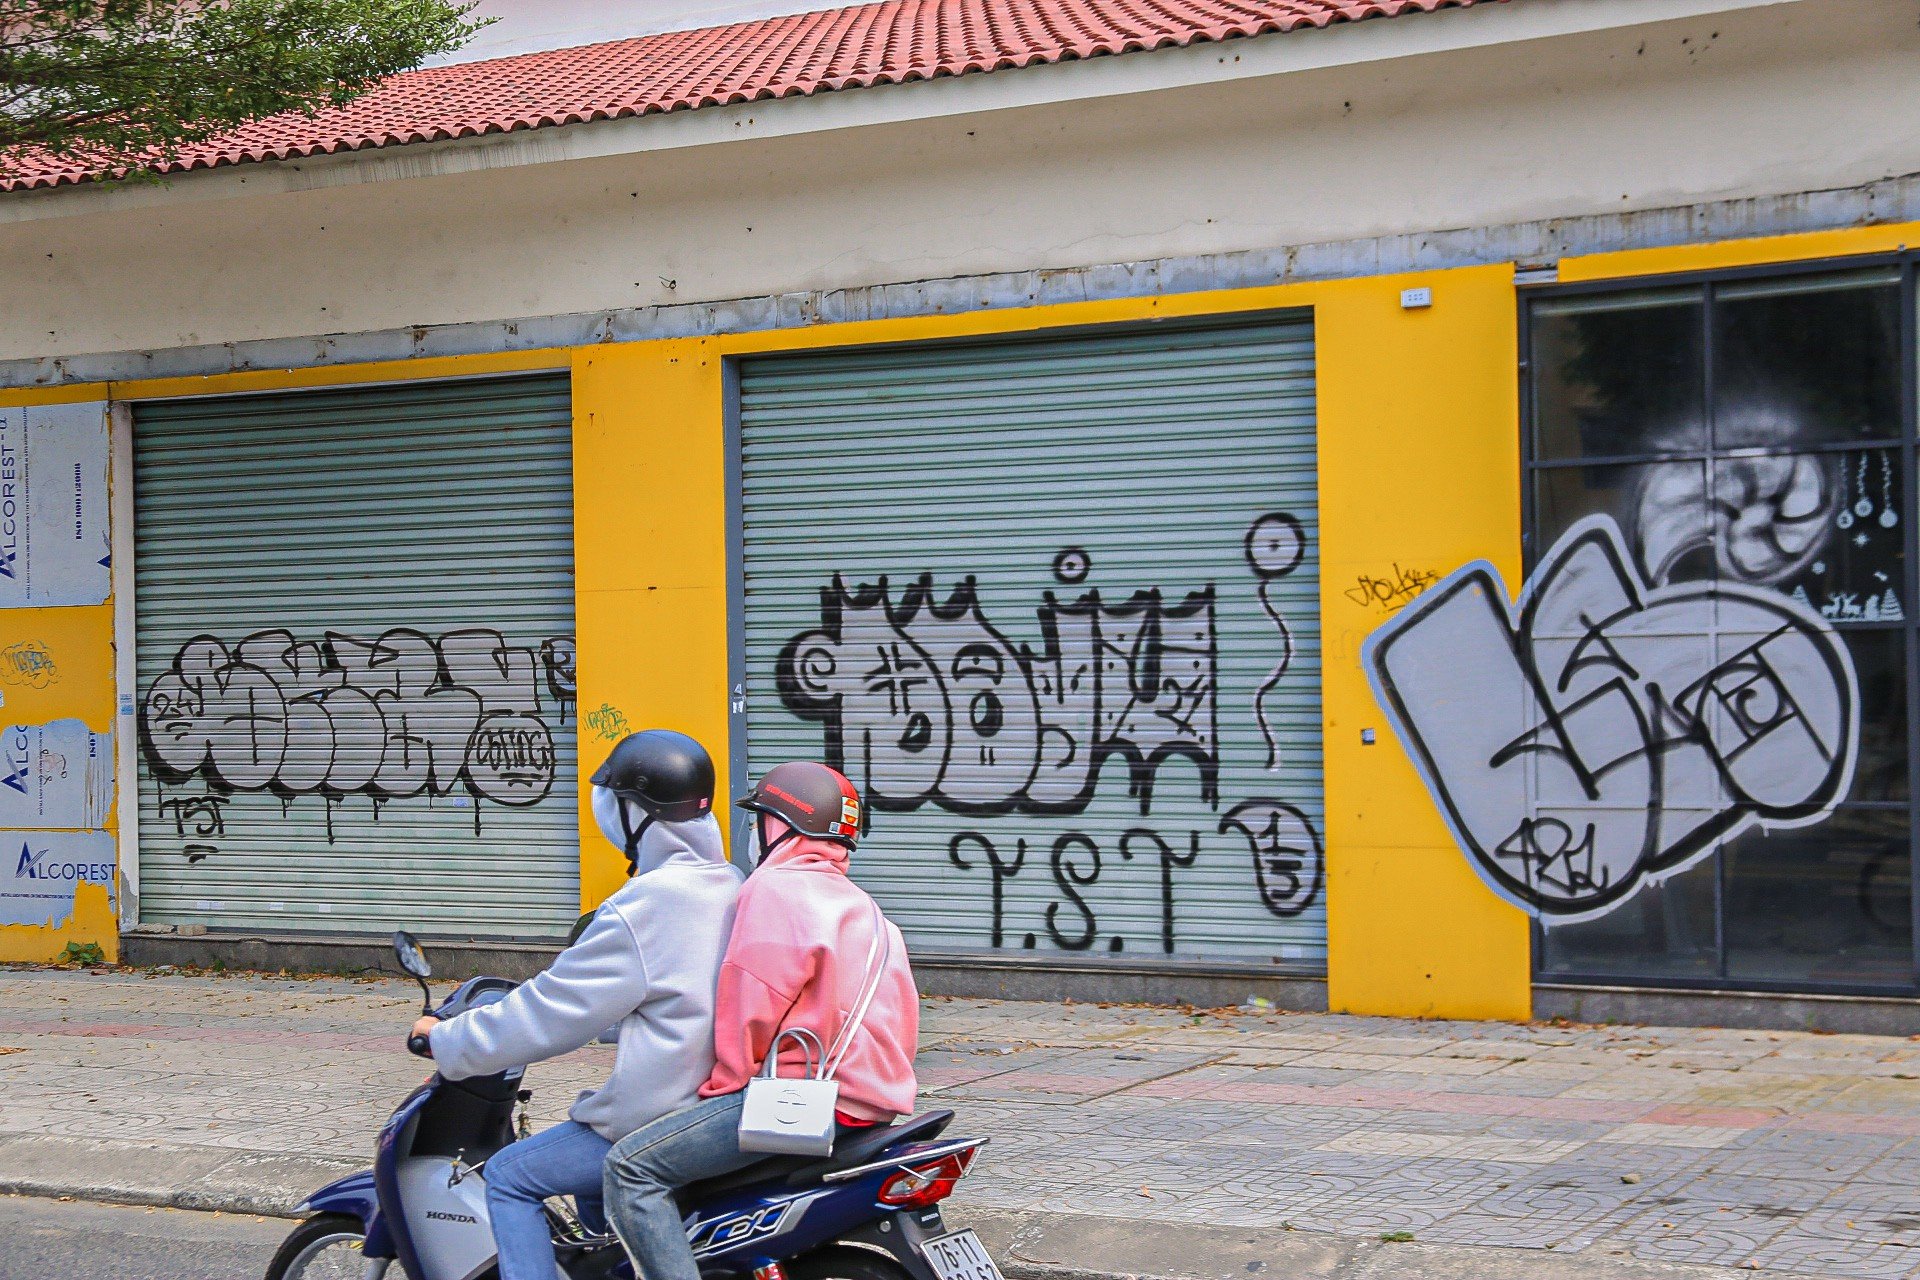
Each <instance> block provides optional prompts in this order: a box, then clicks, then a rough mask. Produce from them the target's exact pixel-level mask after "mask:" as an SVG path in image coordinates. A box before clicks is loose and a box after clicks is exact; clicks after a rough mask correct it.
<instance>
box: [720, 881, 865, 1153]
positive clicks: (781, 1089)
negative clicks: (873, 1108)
mask: <svg viewBox="0 0 1920 1280" xmlns="http://www.w3.org/2000/svg"><path fill="white" fill-rule="evenodd" d="M892 949H893V939H892V938H891V937H889V936H888V934H887V922H886V917H884V916H882V915H881V914H880V908H879V907H878V906H875V907H874V908H873V945H872V946H870V947H869V948H868V949H867V980H866V982H865V983H864V984H862V986H861V988H860V998H859V999H858V1000H857V1001H855V1002H854V1006H853V1011H852V1012H851V1013H850V1014H848V1016H847V1020H846V1022H845V1023H844V1024H843V1025H842V1026H841V1028H840V1034H839V1035H838V1036H835V1037H834V1041H833V1045H832V1047H831V1048H829V1049H827V1050H826V1051H825V1052H822V1051H821V1049H820V1037H819V1036H816V1035H815V1034H814V1033H813V1032H811V1031H809V1030H807V1029H806V1028H805V1027H788V1028H786V1029H785V1030H783V1031H781V1032H780V1033H779V1034H778V1035H776V1036H774V1038H773V1044H772V1046H771V1047H769V1048H768V1050H767V1060H766V1062H765V1063H764V1064H762V1066H761V1068H760V1074H759V1075H757V1076H755V1077H754V1078H753V1079H751V1080H749V1081H747V1094H746V1101H745V1105H744V1106H742V1107H741V1109H740V1149H741V1150H742V1151H760V1152H767V1153H770V1154H775V1155H796V1156H830V1155H832V1154H833V1137H834V1132H835V1127H836V1123H837V1122H836V1121H835V1119H834V1113H835V1112H836V1111H837V1110H838V1106H839V1102H840V1085H839V1083H838V1082H837V1081H835V1080H834V1078H833V1077H834V1075H835V1073H836V1072H838V1071H839V1070H840V1062H841V1059H843V1058H845V1057H846V1055H847V1050H848V1049H849V1048H851V1047H852V1045H853V1037H854V1035H855V1033H856V1032H858V1031H859V1030H860V1024H861V1023H862V1022H864V1021H866V1017H867V1008H868V1006H870V1005H872V1003H873V997H874V993H875V992H877V991H878V990H879V989H880V978H881V975H882V974H883V973H884V972H885V971H886V966H887V957H888V954H889V953H890V952H891V951H892ZM789 1038H792V1039H793V1040H794V1041H796V1042H798V1043H799V1045H800V1047H801V1048H802V1049H803V1050H804V1051H805V1053H806V1072H807V1074H806V1075H805V1076H804V1077H802V1078H800V1079H797V1080H783V1079H781V1078H780V1075H779V1071H780V1045H781V1044H782V1043H783V1042H784V1041H786V1040H787V1039H789Z"/></svg>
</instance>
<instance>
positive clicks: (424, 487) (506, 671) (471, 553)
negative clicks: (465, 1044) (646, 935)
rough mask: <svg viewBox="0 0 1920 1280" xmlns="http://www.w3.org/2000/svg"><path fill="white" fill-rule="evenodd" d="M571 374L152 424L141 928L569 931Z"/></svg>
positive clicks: (283, 399) (202, 406)
mask: <svg viewBox="0 0 1920 1280" xmlns="http://www.w3.org/2000/svg"><path fill="white" fill-rule="evenodd" d="M569 403H570V402H569V384H568V379H567V378H566V376H564V375H554V376H547V375H543V376H539V377H516V378H510V379H474V380H465V381H458V382H441V383H431V384H424V385H412V386H385V387H377V388H368V389H355V390H347V391H319V392H301V393H298V394H290V395H263V396H246V397H232V398H220V399H195V400H183V401H177V402H163V403H154V404H147V405H142V406H140V407H139V408H138V409H137V411H136V415H135V427H134V471H135V480H134V488H135V530H134V545H135V551H136V558H135V561H136V562H135V576H134V582H135V591H134V595H135V601H136V623H135V631H136V635H137V644H136V653H137V657H136V669H137V677H138V691H139V698H140V707H139V721H140V744H141V750H140V753H139V758H140V775H139V798H140V816H139V821H140V917H141V920H142V921H143V922H146V923H193V922H198V923H204V924H207V925H208V926H209V927H212V928H216V929H220V928H246V929H258V928H276V929H286V930H299V931H306V930H320V931H338V932H368V931H372V930H376V929H378V930H385V929H391V928H395V927H399V926H406V927H411V928H417V929H420V930H423V931H426V932H429V933H438V934H442V935H453V936H478V937H541V936H551V935H553V934H557V933H564V932H565V930H566V928H567V926H568V925H569V924H570V923H571V922H572V920H573V918H574V916H575V914H576V913H577V911H578V902H579V841H578V835H577V828H578V823H577V819H576V816H575V796H576V792H577V784H576V767H575V748H576V744H575V728H574V722H573V712H574V691H573V516H572V511H573V475H572V444H571V427H570V422H571V419H570V408H569Z"/></svg>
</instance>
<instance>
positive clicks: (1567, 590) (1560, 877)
mask: <svg viewBox="0 0 1920 1280" xmlns="http://www.w3.org/2000/svg"><path fill="white" fill-rule="evenodd" d="M1362 662H1363V663H1364V664H1365V665H1366V667H1367V670H1368V674H1369V675H1370V676H1371V678H1372V679H1373V682H1374V688H1375V691H1376V693H1377V695H1378V697H1379V699H1380V701H1381V703H1382V705H1383V706H1384V707H1385V708H1386V709H1387V710H1388V712H1389V713H1390V714H1391V715H1392V717H1393V719H1394V721H1395V723H1396V724H1397V726H1398V728H1399V731H1400V734H1401V737H1402V739H1403V740H1404V741H1405V742H1406V743H1407V745H1408V749H1409V750H1410V752H1411V753H1412V754H1413V757H1414V761H1415V763H1416V764H1417V765H1418V766H1419V768H1420V770H1421V772H1422V774H1423V775H1424V777H1425V780H1426V783H1427V786H1428V788H1429V789H1430V790H1431V791H1432V793H1433V796H1434V799H1435V801H1436V802H1437V803H1438V804H1439V805H1440V808H1441V810H1442V812H1443V813H1445V814H1446V815H1447V817H1448V819H1449V822H1450V823H1451V825H1452V827H1453V830H1454V833H1455V834H1456V836H1457V837H1458V838H1459V839H1460V841H1461V844H1462V845H1463V846H1464V848H1465V849H1466V852H1467V854H1468V856H1469V857H1470V858H1471V859H1472V861H1473V864H1474V867H1475V870H1476V871H1477V872H1478V873H1479V874H1480V876H1481V878H1482V879H1483V880H1485V881H1486V883H1487V884H1488V885H1489V886H1490V887H1492V888H1493V889H1494V890H1495V891H1496V892H1499V893H1501V894H1502V895H1504V896H1505V897H1507V898H1508V899H1509V900H1511V901H1513V902H1515V903H1518V904H1519V905H1521V906H1523V907H1526V908H1528V909H1529V910H1533V911H1537V912H1539V913H1541V914H1543V915H1546V916H1552V917H1556V918H1563V919H1576V918H1581V917H1586V916H1592V915H1597V914H1600V913H1602V912H1605V911H1607V910H1609V909H1611V908H1612V907H1614V906H1615V905H1617V904H1618V903H1620V902H1622V901H1624V900H1625V899H1626V898H1627V896H1628V895H1630V894H1632V893H1633V892H1634V890H1635V889H1637V888H1638V887H1640V886H1641V885H1642V884H1646V883H1649V882H1651V881H1654V880H1658V879H1660V878H1662V877H1664V876H1667V875H1671V874H1673V873H1674V872H1676V871H1678V870H1681V869H1682V868H1684V867H1686V866H1689V865H1691V864H1692V863H1694V862H1696V861H1698V860H1699V859H1700V858H1702V857H1704V856H1706V854H1708V853H1710V852H1711V851H1712V850H1713V849H1714V848H1715V847H1716V846H1717V845H1718V844H1719V843H1720V842H1721V841H1724V840H1726V839H1729V838H1730V837H1732V836H1734V835H1735V834H1737V833H1739V832H1740V831H1742V830H1745V829H1746V828H1748V827H1750V826H1753V825H1755V824H1764V825H1766V826H1768V827H1796V826H1806V825H1809V824H1812V823H1817V822H1820V821H1822V820H1824V819H1825V818H1826V816H1827V815H1828V814H1829V813H1831V812H1832V810H1833V806H1834V805H1835V804H1837V803H1838V802H1839V801H1840V800H1841V798H1842V797H1844V796H1845V795H1846V794H1847V791H1848V789H1849V787H1850V785H1851V780H1852V776H1853V766H1854V758H1855V753H1856V748H1857V744H1858V737H1859V728H1860V708H1859V689H1858V682H1857V679H1856V677H1855V674H1854V670H1853V664H1852V659H1851V658H1850V657H1849V655H1848V653H1847V649H1846V646H1845V645H1844V644H1842V643H1841V641H1840V638H1839V636H1838V635H1836V634H1835V632H1834V631H1833V628H1832V627H1831V626H1830V625H1829V624H1828V623H1827V622H1826V621H1825V620H1824V619H1822V618H1821V617H1820V616H1819V614H1817V613H1816V612H1814V611H1813V610H1812V609H1810V608H1808V607H1806V606H1804V605H1802V604H1799V603H1797V602H1796V601H1794V600H1793V599H1791V598H1789V597H1787V596H1785V595H1782V594H1780V593H1779V592H1777V591H1771V590H1767V589H1764V588H1761V587H1757V586H1748V585H1743V584H1739V583H1734V582H1730V581H1726V580H1721V581H1719V582H1697V583H1696V582H1685V583H1671V584H1667V585H1659V586H1650V585H1649V584H1648V583H1647V581H1646V580H1645V579H1644V578H1643V577H1642V576H1641V574H1640V572H1639V571H1638V570H1637V569H1636V567H1635V566H1634V564H1633V561H1632V558H1631V556H1630V554H1629V552H1628V550H1627V548H1626V545H1625V543H1624V541H1623V540H1622V538H1621V536H1620V532H1619V529H1618V528H1617V527H1616V526H1615V525H1614V523H1613V521H1612V520H1611V519H1610V518H1608V517H1606V516H1591V517H1588V518H1587V519H1585V520H1583V521H1581V522H1579V523H1578V524H1576V525H1574V526H1573V527H1572V528H1571V529H1569V530H1568V531H1567V532H1566V534H1565V535H1563V536H1562V537H1561V539H1560V541H1559V542H1557V543H1555V544H1554V546H1553V548H1552V549H1551V550H1550V551H1548V553H1547V555H1546V557H1545V559H1544V561H1543V562H1542V563H1541V565H1540V567H1539V568H1538V570H1537V571H1536V572H1535V574H1534V576H1533V578H1532V579H1531V580H1530V581H1529V582H1528V584H1527V587H1526V591H1525V593H1524V594H1523V595H1522V597H1521V600H1520V603H1519V604H1518V605H1517V606H1515V607H1513V608H1509V606H1508V605H1507V603H1506V595H1505V591H1504V589H1503V588H1502V586H1501V583H1500V579H1499V576H1498V575H1497V574H1496V573H1495V572H1494V570H1493V569H1492V567H1491V566H1488V565H1469V566H1467V567H1466V568H1464V569H1462V570H1460V571H1459V572H1457V573H1455V574H1453V575H1451V576H1450V577H1448V578H1447V579H1445V580H1444V581H1442V582H1441V583H1439V584H1438V585H1436V586H1435V587H1433V588H1432V589H1430V590H1428V591H1427V592H1425V593H1424V594H1423V595H1421V596H1420V597H1419V599H1417V600H1415V601H1414V602H1413V603H1411V604H1409V605H1408V606H1407V607H1406V608H1405V609H1404V610H1402V611H1401V612H1400V613H1399V614H1398V615H1397V616H1396V617H1395V618H1394V619H1393V621H1391V622H1389V623H1388V624H1387V625H1386V626H1384V627H1382V628H1381V629H1380V630H1379V631H1376V632H1375V633H1374V634H1373V635H1372V636H1370V637H1369V638H1368V640H1367V643H1366V646H1365V648H1364V649H1363V651H1362Z"/></svg>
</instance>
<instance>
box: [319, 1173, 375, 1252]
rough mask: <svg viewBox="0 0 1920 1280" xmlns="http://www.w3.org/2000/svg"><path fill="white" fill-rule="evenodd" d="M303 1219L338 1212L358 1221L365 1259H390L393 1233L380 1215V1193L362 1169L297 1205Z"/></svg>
mask: <svg viewBox="0 0 1920 1280" xmlns="http://www.w3.org/2000/svg"><path fill="white" fill-rule="evenodd" d="M300 1212H301V1214H302V1215H303V1216H304V1215H306V1214H312V1213H341V1214H345V1215H347V1216H348V1217H352V1218H358V1219H360V1225H361V1227H362V1229H363V1230H365V1231H366V1233H367V1243H366V1256H367V1257H369V1258H391V1257H393V1256H394V1249H393V1234H392V1233H391V1232H389V1231H388V1230H387V1224H386V1219H385V1218H384V1217H383V1216H382V1215H381V1213H380V1193H379V1191H378V1190H377V1189H376V1188H375V1186H374V1182H373V1170H371V1169H363V1170H361V1171H360V1172H359V1173H350V1174H348V1175H347V1176H346V1177H344V1178H341V1179H339V1180H338V1181H335V1182H329V1183H328V1184H327V1185H326V1186H324V1187H322V1188H320V1189H319V1190H318V1191H316V1192H314V1193H313V1194H312V1195H310V1196H308V1197H307V1199H306V1201H305V1203H303V1204H302V1205H301V1206H300Z"/></svg>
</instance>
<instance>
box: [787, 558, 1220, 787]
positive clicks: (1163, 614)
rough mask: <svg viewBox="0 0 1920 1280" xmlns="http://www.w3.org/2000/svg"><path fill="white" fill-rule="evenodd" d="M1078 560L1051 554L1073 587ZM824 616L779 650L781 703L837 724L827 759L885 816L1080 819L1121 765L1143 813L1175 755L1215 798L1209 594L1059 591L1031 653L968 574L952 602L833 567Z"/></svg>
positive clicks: (921, 581)
mask: <svg viewBox="0 0 1920 1280" xmlns="http://www.w3.org/2000/svg"><path fill="white" fill-rule="evenodd" d="M1075 554H1076V553H1074V552H1072V551H1071V550H1069V551H1067V552H1062V553H1061V557H1060V558H1059V559H1057V560H1056V562H1055V571H1056V574H1059V575H1062V579H1063V580H1064V581H1075V580H1077V579H1074V578H1072V577H1071V576H1070V575H1072V574H1075V573H1077V574H1079V575H1080V576H1082V577H1084V576H1085V572H1086V569H1085V557H1084V553H1079V556H1080V558H1079V559H1078V560H1077V561H1076V560H1075V559H1074V558H1073V557H1074V555H1075ZM1063 562H1064V563H1063ZM820 611H821V624H822V625H821V629H820V630H818V631H808V632H804V633H802V634H800V635H798V636H795V637H794V638H793V639H792V640H791V641H789V642H788V644H787V646H786V648H785V650H784V651H783V652H782V653H781V654H780V658H779V662H778V666H777V668H776V679H777V684H778V688H779V692H780V700H781V702H782V703H784V704H785V706H786V707H787V709H788V710H789V711H791V712H793V714H795V715H797V716H799V717H801V718H802V719H806V720H815V721H819V722H820V723H821V724H822V725H823V726H824V727H825V731H826V756H827V763H829V764H831V765H833V766H834V767H835V768H837V769H839V770H841V771H842V772H844V773H846V774H847V776H848V777H850V778H851V779H852V780H853V782H854V784H855V785H856V786H858V787H859V788H860V789H861V792H862V793H863V794H864V795H865V796H866V797H867V801H868V803H869V804H870V805H871V806H872V807H873V808H874V809H877V810H882V811H887V810H891V811H896V812H900V811H909V810H913V809H917V808H919V807H920V806H921V805H923V804H927V803H929V802H931V803H933V804H936V805H938V806H940V807H941V808H944V809H948V810H951V811H952V812H955V813H965V814H1002V813H1059V814H1071V813H1079V812H1082V811H1083V810H1085V809H1086V807H1087V805H1088V804H1089V803H1090V802H1091V801H1092V799H1093V794H1094V790H1095V788H1096V786H1097V785H1098V783H1099V776H1100V770H1101V766H1102V765H1103V764H1105V763H1106V762H1107V761H1108V760H1110V759H1114V758H1116V757H1117V758H1120V759H1122V760H1124V761H1125V762H1126V770H1127V779H1128V791H1129V793H1130V794H1131V795H1132V796H1133V797H1134V798H1136V799H1137V800H1138V801H1139V804H1140V811H1141V812H1142V813H1146V812H1147V811H1148V810H1149V809H1150V808H1151V806H1152V803H1153V787H1154V780H1155V777H1156V775H1157V774H1158V773H1159V771H1160V769H1161V767H1162V766H1163V765H1164V764H1165V763H1166V762H1167V761H1169V760H1171V759H1174V758H1182V759H1186V760H1189V761H1191V762H1192V763H1193V764H1194V765H1195V766H1196V767H1197V768H1198V770H1199V774H1200V788H1201V795H1202V797H1203V799H1205V800H1206V801H1207V802H1208V803H1209V804H1211V803H1213V802H1214V801H1215V800H1216V798H1217V796H1216V791H1217V786H1218V780H1219V771H1220V756H1219V731H1218V728H1217V725H1216V706H1215V669H1216V654H1215V643H1214V596H1213V588H1212V587H1211V586H1208V587H1206V588H1205V589H1204V590H1200V591H1191V592H1188V593H1186V595H1185V596H1184V597H1183V598H1181V599H1180V600H1178V601H1177V602H1171V603H1170V602H1168V601H1167V600H1166V599H1165V598H1164V597H1163V596H1162V594H1161V592H1160V591H1159V590H1158V589H1157V588H1156V589H1153V590H1148V591H1137V592H1135V593H1134V594H1133V595H1132V596H1131V597H1129V598H1128V599H1126V600H1123V601H1121V602H1119V603H1117V604H1110V603H1108V602H1106V601H1104V600H1102V599H1101V597H1100V593H1099V592H1098V591H1087V592H1084V593H1083V594H1081V595H1080V596H1078V597H1077V598H1075V599H1073V600H1070V601H1061V600H1059V599H1058V598H1056V596H1055V595H1054V593H1053V592H1051V591H1049V592H1047V593H1046V596H1045V601H1044V603H1043V604H1042V605H1041V607H1040V609H1039V611H1038V613H1039V624H1040V634H1041V636H1042V637H1043V642H1042V644H1041V647H1040V648H1039V649H1038V650H1037V651H1036V650H1034V649H1033V648H1031V647H1030V646H1028V645H1026V644H1024V643H1020V644H1016V643H1014V642H1013V641H1011V640H1009V639H1008V638H1007V637H1006V636H1004V635H1003V634H1001V633H1000V631H998V630H997V629H996V628H995V627H994V626H993V624H991V623H990V622H988V621H987V619H986V618H985V616H984V615H983V614H982V613H981V611H980V605H979V600H978V594H977V588H976V586H975V581H974V579H973V578H971V577H969V578H966V579H964V580H963V581H962V582H961V583H960V584H959V585H958V586H957V587H955V588H954V590H953V592H952V593H951V594H950V595H949V596H948V597H947V599H946V600H945V601H944V602H942V601H940V600H939V599H937V598H936V595H935V591H934V585H933V575H932V574H923V575H922V576H921V577H920V578H918V579H917V580H915V581H914V582H913V583H912V584H911V585H909V586H908V587H907V588H906V589H905V590H904V591H902V592H900V598H899V599H898V600H897V601H896V600H895V599H894V588H893V587H892V585H891V584H890V583H889V582H888V581H887V579H886V578H884V577H883V578H881V579H880V580H879V581H878V582H877V583H875V584H873V585H870V586H869V585H862V586H857V587H850V586H848V585H847V584H846V582H844V581H843V580H842V579H841V578H840V577H839V576H837V575H836V576H835V578H834V580H833V584H832V585H831V586H829V587H827V588H825V589H824V590H823V591H822V592H821V593H820Z"/></svg>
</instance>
